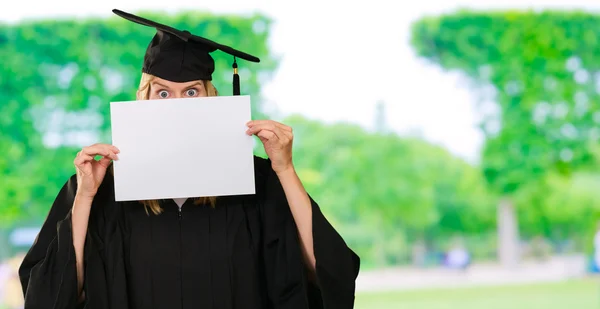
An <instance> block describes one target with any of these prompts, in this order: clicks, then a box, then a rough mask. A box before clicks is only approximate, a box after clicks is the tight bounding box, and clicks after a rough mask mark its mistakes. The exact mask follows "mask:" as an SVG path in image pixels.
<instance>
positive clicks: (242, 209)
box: [19, 157, 360, 309]
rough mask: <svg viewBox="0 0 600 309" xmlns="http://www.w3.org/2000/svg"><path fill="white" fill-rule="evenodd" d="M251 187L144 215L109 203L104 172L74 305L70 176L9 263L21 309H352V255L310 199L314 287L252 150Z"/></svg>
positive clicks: (356, 262) (264, 166)
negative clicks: (22, 253) (14, 264)
mask: <svg viewBox="0 0 600 309" xmlns="http://www.w3.org/2000/svg"><path fill="white" fill-rule="evenodd" d="M255 179H256V194H254V195H246V196H229V197H219V198H218V199H217V206H216V207H214V208H212V207H209V206H197V205H193V202H192V201H191V200H188V201H187V202H186V203H185V204H184V205H183V207H182V209H181V211H179V208H178V207H177V205H176V204H175V203H174V202H173V201H172V200H165V201H162V202H161V206H162V208H163V210H164V212H163V213H162V214H160V215H152V214H150V215H148V214H147V213H146V211H145V209H144V207H143V206H142V205H141V204H139V203H137V202H115V200H114V187H113V186H114V184H113V179H112V176H111V174H110V173H107V177H106V178H105V180H104V181H103V183H102V185H101V186H100V188H99V192H98V194H97V195H96V197H95V199H94V202H93V205H92V212H91V214H90V219H89V224H88V234H87V237H86V243H85V249H84V251H85V253H84V261H85V281H84V290H85V295H86V300H85V302H84V303H82V304H77V295H76V294H77V277H76V272H77V271H76V266H75V252H74V247H73V243H72V234H71V220H70V210H71V208H72V205H73V200H74V195H75V192H76V189H77V183H76V178H75V176H73V177H71V179H70V180H69V181H67V183H66V184H65V185H64V186H63V188H62V189H61V191H60V192H59V194H58V196H57V197H56V199H55V201H54V203H53V205H52V208H51V210H50V213H49V215H48V217H47V219H46V221H45V223H44V224H43V226H42V229H41V231H40V233H39V235H38V237H37V239H36V241H35V243H34V244H33V246H32V247H31V249H30V250H29V252H28V253H27V255H26V257H25V259H24V260H23V263H22V265H21V267H20V269H19V275H20V279H21V284H22V287H23V292H24V295H25V309H30V308H31V309H33V308H56V309H63V308H98V309H107V308H114V309H116V308H119V309H121V308H130V309H133V308H135V309H138V308H152V309H158V308H185V309H188V308H198V309H210V308H215V309H216V308H219V309H237V308H245V309H255V308H256V309H259V308H260V309H263V308H265V309H266V308H311V309H315V308H327V309H331V308H352V307H353V305H354V292H355V280H356V277H357V275H358V271H359V266H360V259H359V257H358V256H357V255H356V254H355V253H354V252H353V251H352V250H351V249H349V248H348V246H347V245H346V243H345V242H344V240H343V239H342V237H341V236H340V235H339V234H338V233H337V232H336V231H335V229H334V228H333V227H332V226H331V225H330V224H329V222H328V221H327V220H326V218H325V217H324V216H323V214H322V213H321V211H320V209H319V206H318V205H317V204H316V203H315V201H314V200H312V198H311V203H312V212H313V216H312V219H313V242H314V253H315V257H316V261H317V264H316V280H314V281H315V282H316V284H313V280H309V279H307V272H306V267H305V266H304V264H303V259H302V253H301V249H300V243H299V238H298V234H297V230H296V225H295V223H294V220H293V217H292V215H291V211H290V209H289V206H288V204H287V201H286V199H285V194H284V192H283V189H282V187H281V184H280V183H279V180H278V178H277V175H276V174H275V173H274V172H273V170H272V169H271V163H270V161H269V160H268V159H262V158H258V157H255Z"/></svg>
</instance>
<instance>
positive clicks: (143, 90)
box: [136, 73, 219, 215]
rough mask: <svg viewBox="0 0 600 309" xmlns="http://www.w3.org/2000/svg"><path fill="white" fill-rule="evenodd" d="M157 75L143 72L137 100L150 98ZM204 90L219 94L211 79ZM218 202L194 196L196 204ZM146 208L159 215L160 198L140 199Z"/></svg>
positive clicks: (208, 92)
mask: <svg viewBox="0 0 600 309" xmlns="http://www.w3.org/2000/svg"><path fill="white" fill-rule="evenodd" d="M155 78H156V77H155V76H154V75H151V74H147V73H142V79H141V80H140V86H139V88H138V91H137V93H136V98H137V100H148V99H149V98H150V93H151V92H152V89H151V86H150V84H151V83H152V81H153V80H154V79H155ZM202 82H203V84H204V90H205V91H206V94H207V96H209V97H216V96H217V95H219V93H218V91H217V88H215V86H214V85H213V83H212V82H211V81H209V80H203V81H202ZM216 202H217V198H216V197H215V196H210V197H199V198H194V204H195V205H206V204H210V205H211V207H215V205H216ZM140 203H142V205H144V208H145V209H146V213H147V214H148V215H149V214H150V213H149V211H151V212H152V213H153V214H155V215H158V214H160V213H162V208H161V207H160V203H159V200H144V201H140Z"/></svg>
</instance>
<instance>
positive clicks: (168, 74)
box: [113, 9, 260, 82]
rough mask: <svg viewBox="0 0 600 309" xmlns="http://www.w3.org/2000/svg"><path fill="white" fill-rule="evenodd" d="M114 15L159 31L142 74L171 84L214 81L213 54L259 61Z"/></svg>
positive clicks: (179, 32)
mask: <svg viewBox="0 0 600 309" xmlns="http://www.w3.org/2000/svg"><path fill="white" fill-rule="evenodd" d="M113 13H115V14H117V15H118V16H120V17H123V18H125V19H127V20H129V21H132V22H135V23H138V24H140V25H144V26H148V27H153V28H156V31H157V32H156V34H155V35H154V37H153V38H152V40H151V41H150V44H149V45H148V48H147V49H146V54H145V56H144V65H143V67H142V72H144V73H148V74H152V75H154V76H158V77H160V78H162V79H166V80H169V81H172V82H189V81H194V80H212V74H213V72H214V70H215V62H214V59H213V58H212V56H211V55H210V53H212V52H214V51H216V50H221V51H223V52H225V53H228V54H230V55H232V56H234V57H235V58H240V59H244V60H247V61H251V62H260V59H259V58H257V57H255V56H252V55H250V54H248V53H245V52H243V51H240V50H237V49H234V48H232V47H229V46H226V45H223V44H220V43H217V42H215V41H212V40H209V39H206V38H203V37H200V36H197V35H194V34H191V33H190V32H189V31H186V30H178V29H175V28H173V27H170V26H167V25H164V24H161V23H158V22H156V21H152V20H149V19H146V18H143V17H140V16H136V15H133V14H131V13H127V12H123V11H121V10H117V9H114V10H113Z"/></svg>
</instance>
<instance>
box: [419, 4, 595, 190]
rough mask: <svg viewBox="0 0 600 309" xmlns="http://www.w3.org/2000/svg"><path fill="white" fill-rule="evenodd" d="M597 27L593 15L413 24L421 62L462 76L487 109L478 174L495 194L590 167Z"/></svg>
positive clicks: (461, 15) (494, 15) (469, 15)
mask: <svg viewBox="0 0 600 309" xmlns="http://www.w3.org/2000/svg"><path fill="white" fill-rule="evenodd" d="M598 26H600V18H598V16H597V15H594V14H591V13H584V12H562V11H546V12H517V11H507V12H471V11H459V12H456V13H454V14H448V15H442V16H439V17H427V18H423V19H421V20H419V21H417V22H416V23H415V24H414V25H413V28H412V43H413V45H414V47H415V49H416V51H417V53H418V54H419V55H420V56H422V57H425V58H426V59H429V60H430V61H432V62H433V63H436V64H438V65H440V66H441V67H443V68H445V69H449V70H453V69H456V70H460V71H461V72H464V73H465V74H466V75H468V76H469V77H470V78H471V80H472V81H473V82H474V85H475V86H476V87H477V88H478V89H479V90H483V92H482V95H483V96H484V97H483V99H484V100H492V101H494V102H495V103H496V107H497V108H496V110H497V112H495V113H492V114H491V115H484V116H485V118H484V120H483V123H482V130H483V132H484V133H485V134H486V136H487V141H486V145H485V148H484V151H483V171H484V173H485V176H486V179H487V180H488V181H489V183H491V184H492V185H493V186H494V188H495V189H496V190H497V191H498V192H501V193H507V194H510V193H512V192H515V191H516V190H518V189H519V186H520V185H522V184H526V183H527V182H529V181H535V180H537V179H539V178H543V177H544V176H545V175H546V174H547V173H549V172H552V171H556V172H559V173H562V174H569V173H571V172H573V171H576V170H578V169H587V168H590V166H593V165H594V164H595V163H597V160H596V158H597V154H598V145H597V144H598V143H597V142H598V139H599V138H600V128H599V127H598V124H599V123H600V100H598V99H599V96H598V90H600V87H598V86H597V85H599V84H600V75H599V74H598V72H600V57H598V55H600V40H599V38H600V34H599V33H598V32H597V31H595V29H597V28H598ZM488 107H489V106H486V107H484V108H488Z"/></svg>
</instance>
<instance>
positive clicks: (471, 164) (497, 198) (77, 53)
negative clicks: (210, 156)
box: [0, 0, 600, 309]
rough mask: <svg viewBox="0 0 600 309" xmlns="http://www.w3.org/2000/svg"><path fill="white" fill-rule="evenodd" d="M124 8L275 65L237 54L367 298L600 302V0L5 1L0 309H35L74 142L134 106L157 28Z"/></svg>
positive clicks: (0, 13)
mask: <svg viewBox="0 0 600 309" xmlns="http://www.w3.org/2000/svg"><path fill="white" fill-rule="evenodd" d="M113 8H119V9H122V10H125V11H129V12H132V13H138V14H144V15H145V16H148V17H150V18H157V19H159V20H160V21H162V22H164V23H167V24H171V25H174V26H175V27H176V28H184V29H187V30H189V31H191V32H192V33H195V34H198V35H201V36H205V37H207V38H210V39H214V40H217V41H219V42H221V43H224V44H228V45H232V46H234V47H236V48H238V49H241V50H244V51H247V52H249V53H250V54H254V55H257V56H259V57H260V58H261V63H260V64H254V63H247V62H239V65H240V74H241V81H242V83H241V85H242V93H243V94H250V95H251V96H252V104H253V113H254V116H253V117H254V118H271V119H274V120H278V121H282V122H284V123H286V124H288V125H291V126H292V127H293V128H294V130H295V134H296V138H295V142H294V151H295V153H294V160H295V165H296V167H297V169H298V171H299V174H300V176H301V178H302V180H303V182H304V184H305V186H306V187H307V189H308V191H309V192H310V193H311V195H312V196H313V197H314V198H315V199H316V200H317V201H319V203H320V205H321V207H322V209H323V212H324V213H325V214H326V216H327V217H328V218H329V220H330V221H331V222H332V224H333V225H334V226H335V227H336V228H337V229H338V231H339V232H340V233H341V234H342V236H343V237H344V239H345V240H346V241H347V242H348V244H349V245H350V246H351V247H352V248H353V249H354V250H355V251H356V252H357V253H358V254H359V255H360V256H361V258H362V269H361V274H360V276H359V278H358V281H357V298H356V306H355V307H356V308H360V309H366V308H369V309H381V308H413V309H421V308H428V309H436V308H465V309H471V308H489V309H496V308H498V309H499V308H502V309H518V308H527V309H529V308H546V309H554V308H557V309H558V308H578V309H579V308H599V307H600V290H599V289H598V288H599V286H598V281H597V279H596V278H597V277H595V274H596V273H598V272H599V269H600V169H599V168H598V167H600V164H599V162H598V161H599V159H600V144H599V140H600V4H598V3H597V2H596V1H592V0H589V1H567V0H563V1H545V0H535V1H534V0H529V1H516V0H515V1H513V0H503V1H486V0H462V1H441V0H439V1H433V0H421V1H411V2H407V3H399V2H398V3H392V2H386V1H382V0H371V1H356V2H351V1H316V0H305V1H301V2H297V3H290V2H282V1H278V2H275V1H248V0H246V1H242V0H228V1H224V0H223V1H214V2H198V1H192V0H170V1H167V2H166V3H160V2H151V1H142V0H123V1H119V4H118V6H113V4H106V3H104V2H103V1H93V2H83V1H78V2H75V1H69V0H56V1H48V2H45V3H42V2H38V1H33V0H21V1H17V2H11V4H10V5H7V6H3V7H2V10H0V61H1V63H2V65H1V66H0V153H1V155H0V309H9V308H10V309H13V308H21V307H22V299H23V296H22V291H21V287H20V284H19V282H18V275H17V269H18V266H19V264H20V262H21V259H22V257H23V255H24V254H25V253H26V251H27V250H28V249H29V247H30V246H31V244H32V242H33V241H34V239H35V237H36V235H37V232H38V231H39V228H40V227H41V224H42V222H43V221H44V219H45V216H46V215H47V213H48V210H49V209H50V207H51V204H52V201H53V199H54V197H55V196H56V194H57V193H58V190H59V188H60V187H61V186H62V185H63V184H64V182H65V181H66V180H67V179H68V177H69V176H70V175H71V174H73V173H74V168H73V166H72V161H73V158H74V156H75V154H76V153H77V152H78V151H79V149H80V148H81V147H83V146H86V145H89V144H92V143H96V142H106V143H110V122H109V119H110V118H109V102H111V101H124V100H134V99H135V90H136V87H137V85H138V83H139V79H140V68H141V63H142V58H143V55H144V51H145V48H146V46H147V44H148V42H149V40H150V39H151V37H152V36H153V35H154V30H153V29H151V28H146V27H142V26H138V25H134V24H132V23H130V22H127V21H125V20H123V19H120V18H118V17H116V16H114V15H113V14H112V13H111V9H113ZM214 56H215V58H216V61H217V64H216V69H217V71H216V73H215V75H214V82H215V84H216V86H217V88H218V89H219V91H220V93H221V94H222V95H231V93H232V91H231V73H232V72H231V63H230V61H231V59H230V58H229V57H227V56H225V55H224V54H219V53H216V54H215V55H214ZM257 154H259V155H264V154H262V153H261V151H260V148H257Z"/></svg>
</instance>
